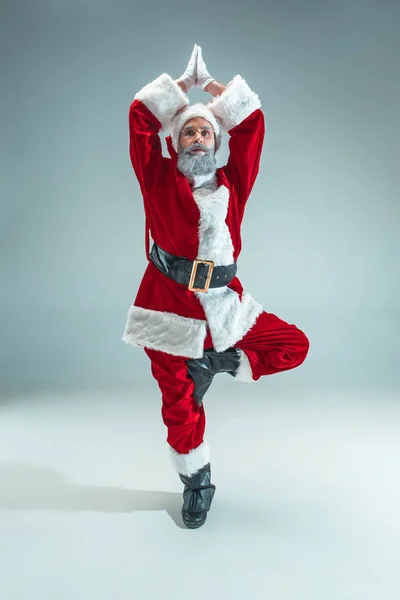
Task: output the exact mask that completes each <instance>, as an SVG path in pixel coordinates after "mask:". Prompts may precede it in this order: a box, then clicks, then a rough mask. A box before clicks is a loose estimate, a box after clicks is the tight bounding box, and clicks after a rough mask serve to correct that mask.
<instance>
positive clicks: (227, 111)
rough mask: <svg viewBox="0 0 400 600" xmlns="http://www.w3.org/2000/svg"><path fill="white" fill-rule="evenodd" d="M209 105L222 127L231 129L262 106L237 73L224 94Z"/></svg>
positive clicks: (226, 129) (227, 129)
mask: <svg viewBox="0 0 400 600" xmlns="http://www.w3.org/2000/svg"><path fill="white" fill-rule="evenodd" d="M207 106H208V108H209V109H210V110H211V111H212V112H213V113H214V115H215V116H216V117H217V118H218V119H219V121H220V122H221V125H222V129H224V130H225V131H230V130H231V129H233V128H234V127H236V125H239V123H241V122H242V121H244V120H245V119H246V118H247V117H248V116H249V115H251V113H252V112H254V111H255V110H256V109H257V108H261V102H260V99H259V97H258V96H257V94H256V93H255V92H253V91H252V90H251V89H250V88H249V86H248V85H247V83H246V82H245V80H244V79H243V77H241V75H235V77H234V78H233V79H232V81H231V83H230V84H228V85H227V87H226V88H225V90H224V91H223V92H222V94H221V95H220V96H217V97H216V98H215V99H214V100H213V101H212V102H211V103H210V104H208V105H207Z"/></svg>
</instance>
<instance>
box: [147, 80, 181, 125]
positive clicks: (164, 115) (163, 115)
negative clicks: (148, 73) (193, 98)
mask: <svg viewBox="0 0 400 600" xmlns="http://www.w3.org/2000/svg"><path fill="white" fill-rule="evenodd" d="M135 100H140V101H141V102H143V104H145V105H146V106H147V108H148V109H149V110H150V111H151V112H152V113H153V115H154V116H155V117H157V119H158V120H159V121H160V123H161V126H162V129H168V127H169V124H170V123H171V121H172V119H173V118H174V116H175V115H176V113H177V112H178V110H180V109H181V108H183V107H184V106H187V105H188V104H189V100H188V97H187V96H186V94H185V93H184V92H183V91H182V90H181V88H180V87H179V85H178V84H177V83H176V81H175V80H174V79H172V77H171V76H170V75H168V74H167V73H163V74H162V75H160V76H159V77H157V79H154V81H151V82H150V83H148V84H147V85H145V86H144V87H143V88H142V89H141V90H140V91H139V92H138V93H137V94H136V96H135Z"/></svg>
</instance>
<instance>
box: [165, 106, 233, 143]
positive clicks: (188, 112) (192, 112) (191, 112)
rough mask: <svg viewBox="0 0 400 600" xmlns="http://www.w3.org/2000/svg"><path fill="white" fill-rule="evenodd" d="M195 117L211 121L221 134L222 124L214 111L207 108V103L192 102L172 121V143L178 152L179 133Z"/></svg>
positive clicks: (216, 130) (216, 131)
mask: <svg viewBox="0 0 400 600" xmlns="http://www.w3.org/2000/svg"><path fill="white" fill-rule="evenodd" d="M193 117H203V119H206V120H207V121H209V122H210V123H211V125H212V127H213V129H214V131H215V133H216V135H217V137H218V136H219V135H220V134H221V125H220V123H219V122H218V120H217V119H216V117H215V115H214V113H213V112H212V111H211V110H209V108H207V106H206V105H205V104H202V103H201V102H198V103H197V104H192V105H191V106H188V107H187V108H186V109H185V110H184V111H182V112H180V113H179V114H177V115H176V116H175V117H174V119H173V120H172V121H171V124H170V127H169V131H170V135H171V138H172V145H173V147H174V149H175V150H176V152H178V150H179V134H180V132H181V129H182V127H183V126H184V124H185V123H186V121H189V119H192V118H193Z"/></svg>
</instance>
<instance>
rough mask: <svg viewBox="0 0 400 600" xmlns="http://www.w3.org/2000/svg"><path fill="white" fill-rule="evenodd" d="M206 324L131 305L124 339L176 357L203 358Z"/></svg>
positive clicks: (129, 342)
mask: <svg viewBox="0 0 400 600" xmlns="http://www.w3.org/2000/svg"><path fill="white" fill-rule="evenodd" d="M206 334H207V329H206V322H205V321H201V320H200V319H190V318H188V317H181V316H180V315H176V314H174V313H168V312H161V311H158V310H150V309H148V308H142V307H140V306H134V305H131V306H130V307H129V311H128V316H127V320H126V325H125V331H124V334H123V337H122V340H123V341H124V342H125V343H126V344H130V345H132V346H144V347H146V348H152V349H153V350H161V351H162V352H167V353H168V354H173V355H174V356H184V357H189V358H200V357H201V356H203V350H204V340H205V337H206Z"/></svg>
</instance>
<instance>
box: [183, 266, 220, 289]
mask: <svg viewBox="0 0 400 600" xmlns="http://www.w3.org/2000/svg"><path fill="white" fill-rule="evenodd" d="M199 264H204V265H208V266H209V269H208V273H207V277H206V282H205V286H204V288H195V287H193V283H194V280H195V278H196V273H197V266H198V265H199ZM213 270H214V261H212V260H202V259H201V258H195V259H194V261H193V267H192V272H191V274H190V281H189V285H188V290H189V291H191V292H207V291H208V288H209V287H210V282H211V275H212V273H213Z"/></svg>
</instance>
